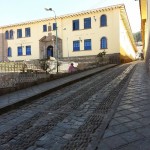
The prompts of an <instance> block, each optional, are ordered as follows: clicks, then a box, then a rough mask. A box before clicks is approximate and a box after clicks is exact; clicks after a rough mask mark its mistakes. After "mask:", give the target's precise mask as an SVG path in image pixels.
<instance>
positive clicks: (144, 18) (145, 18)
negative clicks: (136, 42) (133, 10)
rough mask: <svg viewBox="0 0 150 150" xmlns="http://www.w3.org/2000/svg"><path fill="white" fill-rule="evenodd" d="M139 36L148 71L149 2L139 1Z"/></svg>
mask: <svg viewBox="0 0 150 150" xmlns="http://www.w3.org/2000/svg"><path fill="white" fill-rule="evenodd" d="M139 3H140V12H141V34H142V42H143V51H144V57H145V61H146V68H147V71H149V70H150V69H149V68H150V66H149V65H150V0H140V1H139Z"/></svg>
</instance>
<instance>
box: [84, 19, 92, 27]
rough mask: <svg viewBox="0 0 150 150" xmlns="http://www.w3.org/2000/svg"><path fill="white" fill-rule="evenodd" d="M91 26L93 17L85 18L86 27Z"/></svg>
mask: <svg viewBox="0 0 150 150" xmlns="http://www.w3.org/2000/svg"><path fill="white" fill-rule="evenodd" d="M90 28H91V18H84V29H90Z"/></svg>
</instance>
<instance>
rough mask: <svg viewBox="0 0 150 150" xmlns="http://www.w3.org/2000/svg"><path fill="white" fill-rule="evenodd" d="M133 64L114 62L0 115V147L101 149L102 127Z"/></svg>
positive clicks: (12, 149) (14, 149)
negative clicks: (106, 67) (101, 70)
mask: <svg viewBox="0 0 150 150" xmlns="http://www.w3.org/2000/svg"><path fill="white" fill-rule="evenodd" d="M135 68H136V64H125V65H121V66H117V67H115V68H112V69H109V70H107V71H105V72H102V73H99V74H96V75H93V76H91V77H89V78H87V79H84V80H82V81H79V82H77V83H75V84H72V85H70V86H67V87H65V88H62V89H60V90H58V91H56V92H53V93H51V94H49V95H47V96H45V97H42V98H40V99H37V100H35V101H34V102H32V103H30V104H26V105H24V106H21V107H20V108H18V109H17V110H12V111H10V112H7V113H5V114H3V115H1V116H0V120H1V124H0V149H1V150H25V149H26V150H61V149H62V150H78V149H89V150H90V149H101V147H102V146H104V145H105V144H104V142H105V141H104V142H103V140H104V139H105V138H104V139H102V142H101V143H99V142H100V141H101V138H102V135H103V133H104V129H105V128H106V126H107V123H108V122H109V120H110V119H111V117H112V114H113V113H114V110H115V108H116V106H117V105H118V104H119V101H120V97H122V95H123V93H124V91H125V89H126V88H125V87H126V86H127V83H128V82H129V80H130V78H131V76H132V74H133V72H134V70H135ZM138 68H139V67H138ZM134 74H136V72H135V73H134ZM131 81H132V80H131ZM126 105H127V104H126ZM126 105H125V106H126ZM135 105H136V104H135ZM123 106H124V105H123ZM126 107H127V106H126ZM122 109H123V108H122ZM135 110H136V109H135ZM104 137H105V136H104ZM110 148H111V147H110ZM102 150H103V149H102Z"/></svg>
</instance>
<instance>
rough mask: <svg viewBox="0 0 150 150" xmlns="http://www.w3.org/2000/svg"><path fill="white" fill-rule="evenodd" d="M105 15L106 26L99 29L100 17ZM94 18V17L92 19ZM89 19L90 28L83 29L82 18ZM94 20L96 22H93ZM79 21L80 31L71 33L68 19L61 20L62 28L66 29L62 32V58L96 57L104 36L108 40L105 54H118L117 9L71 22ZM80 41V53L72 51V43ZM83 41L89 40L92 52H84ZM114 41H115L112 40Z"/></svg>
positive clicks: (85, 16) (83, 16) (79, 17)
mask: <svg viewBox="0 0 150 150" xmlns="http://www.w3.org/2000/svg"><path fill="white" fill-rule="evenodd" d="M103 14H105V15H106V16H107V26H106V27H100V16H101V15H103ZM94 16H95V17H94ZM87 17H91V22H92V25H91V26H92V28H91V29H86V30H85V29H84V27H83V25H84V22H83V21H84V18H87ZM94 18H95V19H96V21H95V20H94ZM76 19H79V20H80V30H78V31H72V21H71V20H70V18H68V19H64V20H63V27H64V28H65V29H66V30H64V32H63V46H64V51H63V56H64V57H68V52H69V56H70V57H71V56H87V55H97V54H98V53H99V52H102V50H100V39H101V38H102V37H103V36H105V37H107V40H108V49H106V52H107V54H112V53H119V43H118V41H119V30H118V28H119V9H118V10H113V11H107V12H101V13H94V14H88V15H82V16H77V17H74V18H72V20H76ZM79 39H81V40H82V41H81V42H80V49H81V50H80V51H79V52H78V51H77V52H74V51H73V41H75V40H79ZM84 39H91V41H92V50H88V51H85V50H84ZM114 39H115V40H114Z"/></svg>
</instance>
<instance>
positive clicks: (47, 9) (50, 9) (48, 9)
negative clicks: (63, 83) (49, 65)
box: [45, 8, 58, 73]
mask: <svg viewBox="0 0 150 150" xmlns="http://www.w3.org/2000/svg"><path fill="white" fill-rule="evenodd" d="M45 10H46V11H53V12H54V15H55V23H56V52H57V73H58V37H57V20H56V13H55V11H54V10H53V9H52V8H45Z"/></svg>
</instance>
